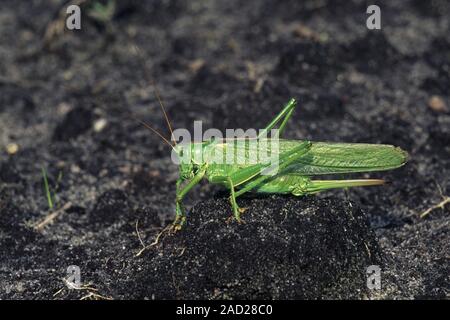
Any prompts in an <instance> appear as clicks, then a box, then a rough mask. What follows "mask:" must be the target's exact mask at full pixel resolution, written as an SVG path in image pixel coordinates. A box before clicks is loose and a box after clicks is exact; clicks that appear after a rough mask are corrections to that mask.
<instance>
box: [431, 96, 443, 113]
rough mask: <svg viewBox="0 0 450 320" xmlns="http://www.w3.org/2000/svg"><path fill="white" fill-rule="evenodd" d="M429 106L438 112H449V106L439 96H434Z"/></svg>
mask: <svg viewBox="0 0 450 320" xmlns="http://www.w3.org/2000/svg"><path fill="white" fill-rule="evenodd" d="M428 106H429V107H430V108H431V109H433V110H434V111H437V112H445V111H447V105H446V104H445V101H444V99H442V98H441V97H439V96H432V97H431V98H430V100H428Z"/></svg>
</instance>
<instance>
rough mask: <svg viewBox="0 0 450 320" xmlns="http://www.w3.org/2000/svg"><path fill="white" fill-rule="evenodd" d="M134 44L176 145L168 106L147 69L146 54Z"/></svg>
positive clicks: (171, 138)
mask: <svg viewBox="0 0 450 320" xmlns="http://www.w3.org/2000/svg"><path fill="white" fill-rule="evenodd" d="M133 46H134V49H135V51H136V53H137V55H138V57H139V59H140V60H141V63H142V65H143V66H144V74H145V77H146V80H147V81H148V82H149V83H150V84H151V85H152V87H153V92H154V94H155V96H156V99H157V100H158V103H159V106H160V108H161V110H162V112H163V114H164V118H165V119H166V123H167V127H168V128H169V131H170V140H171V141H173V144H174V145H176V144H177V142H176V140H175V137H174V135H173V130H172V126H171V124H170V121H169V117H168V116H167V112H166V108H164V104H163V103H162V99H161V96H160V94H159V90H158V88H157V87H156V83H155V81H154V80H153V79H152V78H151V77H150V75H149V74H148V70H147V68H146V67H145V60H144V56H143V55H142V51H141V49H139V47H138V46H137V45H136V44H134V45H133ZM165 140H166V141H167V139H165ZM171 145H172V144H171Z"/></svg>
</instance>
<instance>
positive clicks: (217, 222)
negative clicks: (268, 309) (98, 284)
mask: <svg viewBox="0 0 450 320" xmlns="http://www.w3.org/2000/svg"><path fill="white" fill-rule="evenodd" d="M229 201H230V199H229V198H228V197H224V198H214V199H210V200H206V201H203V202H200V203H197V204H196V205H195V206H194V207H193V208H192V209H191V211H190V213H189V223H187V224H186V225H185V226H184V227H183V231H182V232H178V233H177V234H176V235H175V236H173V237H165V238H164V239H162V240H161V242H162V243H161V246H159V247H157V248H156V250H158V251H157V252H155V253H154V258H152V259H151V260H149V261H148V263H147V264H145V266H143V268H145V269H144V270H142V272H140V273H139V278H138V279H135V280H136V281H138V282H139V283H150V284H152V285H149V286H143V287H142V290H145V292H141V293H140V295H142V296H151V297H154V298H155V299H159V298H174V297H175V296H176V295H177V296H180V297H183V298H184V299H225V298H228V299H237V298H240V299H333V298H334V299H337V298H339V299H361V298H371V297H375V296H372V295H376V294H379V292H378V293H377V292H376V291H374V290H370V289H369V288H368V287H367V273H366V270H367V268H368V267H369V266H372V265H379V266H382V265H383V264H382V251H381V249H380V247H379V245H378V242H377V240H376V238H375V235H374V233H373V231H372V230H371V229H370V227H369V226H368V224H367V223H366V222H367V221H366V217H365V214H364V213H363V212H362V211H361V210H360V209H358V208H357V206H355V205H354V204H350V203H349V202H347V201H344V200H340V199H337V198H317V197H312V196H305V197H285V196H284V197H283V196H270V197H264V198H262V197H259V198H240V199H239V203H240V205H242V206H245V207H247V208H248V210H247V212H246V213H245V221H246V223H244V224H238V223H230V224H226V223H224V220H227V219H230V202H229ZM233 218H234V216H233ZM233 218H232V219H233ZM234 240H238V241H234ZM174 279H175V280H174ZM381 281H382V283H381V287H382V288H384V287H387V285H390V284H389V283H386V282H387V281H392V280H388V279H387V278H386V279H385V278H384V277H383V278H382V280H381ZM172 294H173V296H171V295H172Z"/></svg>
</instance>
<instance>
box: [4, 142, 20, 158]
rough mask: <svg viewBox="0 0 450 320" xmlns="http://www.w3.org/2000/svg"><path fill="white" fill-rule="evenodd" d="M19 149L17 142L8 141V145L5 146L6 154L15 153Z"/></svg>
mask: <svg viewBox="0 0 450 320" xmlns="http://www.w3.org/2000/svg"><path fill="white" fill-rule="evenodd" d="M18 151H19V145H18V144H17V143H8V145H7V146H6V152H8V154H11V155H13V154H16V153H17V152H18Z"/></svg>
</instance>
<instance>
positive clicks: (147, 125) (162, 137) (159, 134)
mask: <svg viewBox="0 0 450 320" xmlns="http://www.w3.org/2000/svg"><path fill="white" fill-rule="evenodd" d="M133 118H134V117H133ZM134 119H135V120H136V121H138V122H139V123H140V124H142V125H143V126H144V127H146V128H147V129H149V130H151V131H152V132H153V133H156V134H157V135H158V136H159V137H160V138H161V139H162V140H163V141H164V142H165V143H167V144H168V145H169V146H170V147H171V148H172V149H173V145H172V144H171V143H170V142H169V140H167V139H166V138H165V137H164V136H163V135H162V134H161V133H160V132H159V131H158V130H156V129H154V128H153V127H152V126H150V125H149V124H148V123H147V122H145V121H142V120H139V119H137V118H134Z"/></svg>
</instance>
